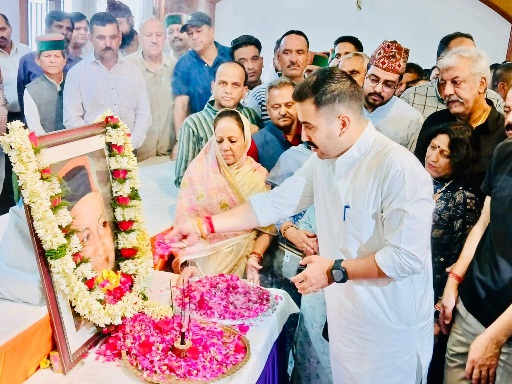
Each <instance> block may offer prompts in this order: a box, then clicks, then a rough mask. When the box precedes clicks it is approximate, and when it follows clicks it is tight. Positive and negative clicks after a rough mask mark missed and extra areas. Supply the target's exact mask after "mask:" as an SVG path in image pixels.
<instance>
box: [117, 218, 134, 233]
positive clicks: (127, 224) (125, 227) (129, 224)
mask: <svg viewBox="0 0 512 384" xmlns="http://www.w3.org/2000/svg"><path fill="white" fill-rule="evenodd" d="M134 224H135V221H133V220H127V221H118V222H117V226H118V227H119V229H120V230H121V231H123V232H126V231H129V230H130V229H132V228H133V225H134Z"/></svg>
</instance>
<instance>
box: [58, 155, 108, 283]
mask: <svg viewBox="0 0 512 384" xmlns="http://www.w3.org/2000/svg"><path fill="white" fill-rule="evenodd" d="M59 165H60V164H59ZM58 175H59V176H60V177H62V180H63V182H64V183H65V184H66V187H67V189H68V193H67V194H66V195H65V196H64V199H65V200H66V201H67V202H69V203H70V206H69V210H70V213H71V216H72V217H73V223H72V225H71V228H72V229H73V230H75V231H77V235H78V237H79V239H80V242H81V243H82V252H81V255H82V257H84V258H85V259H87V260H89V261H90V263H91V265H92V269H93V270H94V271H96V272H98V274H100V273H101V272H102V271H103V270H104V269H106V270H111V269H113V268H114V261H115V246H114V232H113V228H112V220H113V214H112V210H111V209H110V201H111V199H112V194H111V191H110V183H108V182H102V183H100V182H99V180H101V179H105V178H108V169H107V164H106V160H105V155H104V152H103V153H102V151H101V150H100V151H95V152H92V153H90V154H87V155H85V156H80V157H75V158H73V159H70V160H68V161H67V162H66V163H65V164H64V165H63V166H62V168H61V169H60V170H58ZM105 181H107V180H105ZM102 186H103V187H102Z"/></svg>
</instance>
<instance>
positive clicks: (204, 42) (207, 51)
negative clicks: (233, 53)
mask: <svg viewBox="0 0 512 384" xmlns="http://www.w3.org/2000/svg"><path fill="white" fill-rule="evenodd" d="M185 31H186V32H187V39H188V43H189V45H190V48H191V50H190V51H189V52H187V53H186V54H185V55H183V56H182V57H181V58H180V59H179V60H178V62H177V63H176V67H175V68H174V77H173V80H172V93H173V95H174V128H175V129H176V137H178V134H179V130H180V128H181V125H182V124H183V121H184V120H185V118H186V117H187V116H188V115H190V114H192V113H196V112H199V111H201V110H203V108H204V106H205V104H206V102H207V101H208V99H209V98H210V96H211V83H212V81H213V80H214V78H215V71H217V68H218V67H219V66H220V65H221V64H222V63H224V62H226V61H229V60H231V57H230V53H229V48H227V47H225V46H223V45H220V44H219V43H217V42H216V41H214V39H213V37H214V29H213V26H212V20H211V19H210V17H209V16H208V15H206V14H204V13H203V12H194V13H192V14H191V15H190V16H189V17H188V20H187V22H186V23H185V24H183V26H182V27H181V32H185ZM177 149H178V147H177V146H175V147H174V149H173V154H172V159H173V160H174V159H175V158H176V156H177Z"/></svg>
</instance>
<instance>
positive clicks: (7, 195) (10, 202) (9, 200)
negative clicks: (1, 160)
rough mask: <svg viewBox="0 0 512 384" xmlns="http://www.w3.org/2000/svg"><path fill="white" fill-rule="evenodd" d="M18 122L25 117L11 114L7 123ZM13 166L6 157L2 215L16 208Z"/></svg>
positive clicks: (16, 113)
mask: <svg viewBox="0 0 512 384" xmlns="http://www.w3.org/2000/svg"><path fill="white" fill-rule="evenodd" d="M16 120H20V121H23V115H22V114H21V113H20V112H9V113H8V115H7V121H8V122H9V123H10V122H13V121H16ZM12 177H13V173H12V164H11V160H10V159H9V156H7V155H5V179H4V185H3V187H2V193H0V215H3V214H4V213H7V212H9V209H10V208H11V207H13V206H14V204H15V202H14V188H13V183H12Z"/></svg>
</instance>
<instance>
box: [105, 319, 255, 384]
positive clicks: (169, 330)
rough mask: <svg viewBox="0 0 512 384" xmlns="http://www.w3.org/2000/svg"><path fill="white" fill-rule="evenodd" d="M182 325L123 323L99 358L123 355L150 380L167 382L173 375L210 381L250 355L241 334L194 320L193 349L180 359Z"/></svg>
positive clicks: (142, 321)
mask: <svg viewBox="0 0 512 384" xmlns="http://www.w3.org/2000/svg"><path fill="white" fill-rule="evenodd" d="M181 325H182V321H181V318H180V317H179V316H175V317H174V318H171V317H166V318H163V319H161V320H155V319H154V318H152V317H150V316H147V315H145V314H137V315H135V316H133V317H132V318H130V319H124V320H123V323H122V324H121V325H119V326H117V327H116V330H115V331H114V332H113V333H112V334H111V336H110V337H109V338H108V339H107V340H106V341H105V343H103V344H102V345H101V346H100V348H99V349H98V352H97V354H98V355H99V357H98V358H103V359H104V360H105V361H115V360H118V359H119V358H120V357H121V351H124V352H125V353H126V355H127V358H128V362H129V363H130V364H131V365H133V366H134V367H136V368H137V369H139V370H141V371H142V372H143V373H144V374H146V375H148V376H147V377H148V378H149V377H152V378H153V379H159V380H165V379H166V376H168V375H171V376H174V377H177V378H178V379H187V380H198V381H208V380H214V379H216V378H217V377H219V376H220V375H223V374H225V373H226V372H227V371H228V370H229V369H230V368H231V367H233V366H235V365H237V364H240V363H241V362H242V361H243V360H244V358H245V356H246V354H247V350H246V346H245V344H244V342H243V340H242V335H241V334H240V333H239V332H236V331H235V330H234V329H233V330H232V331H227V330H226V329H225V328H223V327H222V326H220V325H216V324H213V323H204V322H198V321H196V320H194V319H192V320H191V323H190V327H189V329H190V332H189V333H188V334H190V335H191V338H190V339H191V342H192V346H191V347H190V349H189V350H188V352H187V357H185V358H180V357H177V356H176V355H175V354H174V353H173V352H172V350H171V348H172V346H173V344H174V342H175V341H176V340H179V337H180V328H181Z"/></svg>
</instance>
